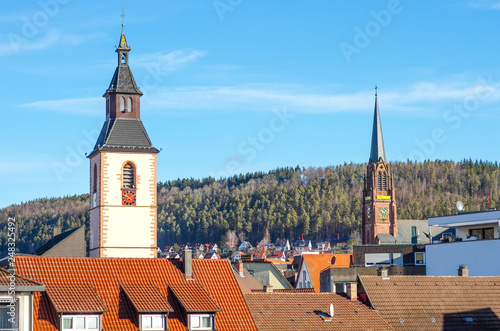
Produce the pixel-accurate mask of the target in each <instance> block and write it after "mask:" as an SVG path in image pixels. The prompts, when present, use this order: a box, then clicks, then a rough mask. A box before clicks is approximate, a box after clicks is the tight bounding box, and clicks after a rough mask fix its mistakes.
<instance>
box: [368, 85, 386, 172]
mask: <svg viewBox="0 0 500 331" xmlns="http://www.w3.org/2000/svg"><path fill="white" fill-rule="evenodd" d="M380 158H382V161H384V162H386V163H387V160H386V158H385V149H384V137H383V136H382V124H381V122H380V113H379V110H378V100H377V87H376V86H375V111H374V115H373V131H372V148H371V152H370V162H378V161H379V160H380Z"/></svg>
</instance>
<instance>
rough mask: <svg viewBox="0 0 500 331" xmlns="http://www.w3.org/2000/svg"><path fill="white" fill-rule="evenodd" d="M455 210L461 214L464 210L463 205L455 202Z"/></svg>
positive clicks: (460, 202)
mask: <svg viewBox="0 0 500 331" xmlns="http://www.w3.org/2000/svg"><path fill="white" fill-rule="evenodd" d="M457 210H458V212H461V211H463V210H464V204H463V203H462V201H457Z"/></svg>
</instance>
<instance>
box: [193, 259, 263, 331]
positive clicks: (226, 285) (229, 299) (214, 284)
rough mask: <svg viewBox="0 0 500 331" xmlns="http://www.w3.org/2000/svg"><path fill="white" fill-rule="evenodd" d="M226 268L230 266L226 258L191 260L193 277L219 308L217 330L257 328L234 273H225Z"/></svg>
mask: <svg viewBox="0 0 500 331" xmlns="http://www.w3.org/2000/svg"><path fill="white" fill-rule="evenodd" d="M228 268H231V266H230V264H229V262H228V261H227V260H196V261H195V260H193V275H194V278H195V279H196V280H198V281H199V282H200V283H201V284H202V285H203V287H204V288H205V290H206V291H207V292H208V293H210V296H211V297H212V299H214V300H215V302H216V303H217V305H218V306H219V308H220V309H221V311H220V312H219V313H217V314H216V327H217V330H234V331H240V330H241V331H243V330H245V331H250V330H257V326H256V325H255V322H254V320H253V318H252V315H251V313H250V309H249V308H248V306H247V304H246V302H245V299H244V297H243V294H242V293H241V291H240V289H239V288H238V283H237V282H236V278H235V277H234V274H232V273H231V277H229V275H228V274H227V270H228ZM217 280H219V281H217Z"/></svg>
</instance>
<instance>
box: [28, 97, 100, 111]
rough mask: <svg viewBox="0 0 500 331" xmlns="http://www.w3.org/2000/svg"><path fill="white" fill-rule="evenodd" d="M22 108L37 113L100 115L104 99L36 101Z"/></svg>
mask: <svg viewBox="0 0 500 331" xmlns="http://www.w3.org/2000/svg"><path fill="white" fill-rule="evenodd" d="M22 107H23V108H29V109H32V110H36V111H50V112H60V113H73V114H86V115H100V114H102V110H103V107H104V99H103V98H97V97H96V98H72V99H61V100H46V101H35V102H30V103H26V104H23V105H22Z"/></svg>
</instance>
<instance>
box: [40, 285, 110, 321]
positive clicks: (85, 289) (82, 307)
mask: <svg viewBox="0 0 500 331" xmlns="http://www.w3.org/2000/svg"><path fill="white" fill-rule="evenodd" d="M46 290H47V295H48V296H49V299H50V301H51V302H52V304H53V305H54V308H55V309H56V311H57V312H58V313H97V314H98V313H103V312H105V311H107V309H106V306H105V305H104V303H103V302H102V300H101V298H100V297H99V295H97V292H96V290H95V289H94V287H93V286H92V285H90V284H74V283H73V284H68V283H61V284H50V285H47V286H46Z"/></svg>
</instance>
